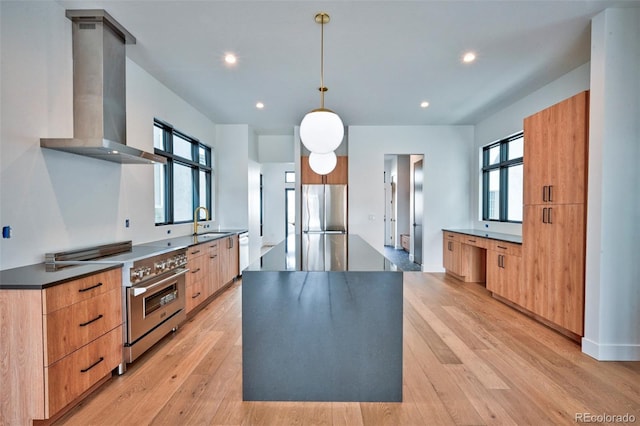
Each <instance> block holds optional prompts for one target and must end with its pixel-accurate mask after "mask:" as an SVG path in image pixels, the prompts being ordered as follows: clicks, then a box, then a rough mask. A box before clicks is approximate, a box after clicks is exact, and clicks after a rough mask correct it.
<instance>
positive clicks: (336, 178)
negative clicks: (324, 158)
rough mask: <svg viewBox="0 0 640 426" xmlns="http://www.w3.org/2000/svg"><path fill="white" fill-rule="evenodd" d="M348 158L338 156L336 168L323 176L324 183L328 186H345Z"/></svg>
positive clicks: (347, 178) (347, 177) (347, 179)
mask: <svg viewBox="0 0 640 426" xmlns="http://www.w3.org/2000/svg"><path fill="white" fill-rule="evenodd" d="M347 160H348V157H346V156H343V155H341V156H338V158H337V163H336V168H335V169H333V171H332V172H331V173H329V174H328V175H326V176H325V179H324V182H325V183H326V184H329V185H342V184H344V185H346V184H347V182H348V181H349V176H348V175H349V173H348V168H347V167H348V166H347Z"/></svg>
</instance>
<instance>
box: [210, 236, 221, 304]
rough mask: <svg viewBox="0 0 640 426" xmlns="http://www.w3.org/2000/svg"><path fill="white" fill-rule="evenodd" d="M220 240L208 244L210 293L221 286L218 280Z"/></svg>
mask: <svg viewBox="0 0 640 426" xmlns="http://www.w3.org/2000/svg"><path fill="white" fill-rule="evenodd" d="M220 245H221V244H220V242H218V241H215V242H214V243H213V244H210V246H209V254H208V256H209V287H210V288H211V293H214V292H216V291H218V289H219V288H220V287H222V283H221V282H220Z"/></svg>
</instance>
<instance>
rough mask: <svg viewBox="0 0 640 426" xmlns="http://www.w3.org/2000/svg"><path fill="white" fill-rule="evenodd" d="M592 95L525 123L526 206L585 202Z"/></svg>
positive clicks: (569, 101)
mask: <svg viewBox="0 0 640 426" xmlns="http://www.w3.org/2000/svg"><path fill="white" fill-rule="evenodd" d="M588 111H589V92H582V93H579V94H577V95H575V96H573V97H571V98H569V99H567V100H564V101H562V102H560V103H558V104H555V105H553V106H551V107H549V108H546V109H544V110H542V111H540V112H538V113H536V114H534V115H532V116H530V117H527V118H525V120H524V138H525V141H524V204H525V205H530V204H543V203H553V204H576V203H577V204H582V203H584V202H585V200H586V182H587V180H586V168H587V149H588V143H587V137H588V116H589V113H588Z"/></svg>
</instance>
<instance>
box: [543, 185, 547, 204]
mask: <svg viewBox="0 0 640 426" xmlns="http://www.w3.org/2000/svg"><path fill="white" fill-rule="evenodd" d="M542 201H547V185H545V186H543V187H542Z"/></svg>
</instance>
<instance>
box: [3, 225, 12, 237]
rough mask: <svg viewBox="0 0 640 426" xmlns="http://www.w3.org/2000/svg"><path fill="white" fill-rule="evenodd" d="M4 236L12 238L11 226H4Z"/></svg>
mask: <svg viewBox="0 0 640 426" xmlns="http://www.w3.org/2000/svg"><path fill="white" fill-rule="evenodd" d="M2 238H11V227H10V226H3V227H2Z"/></svg>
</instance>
